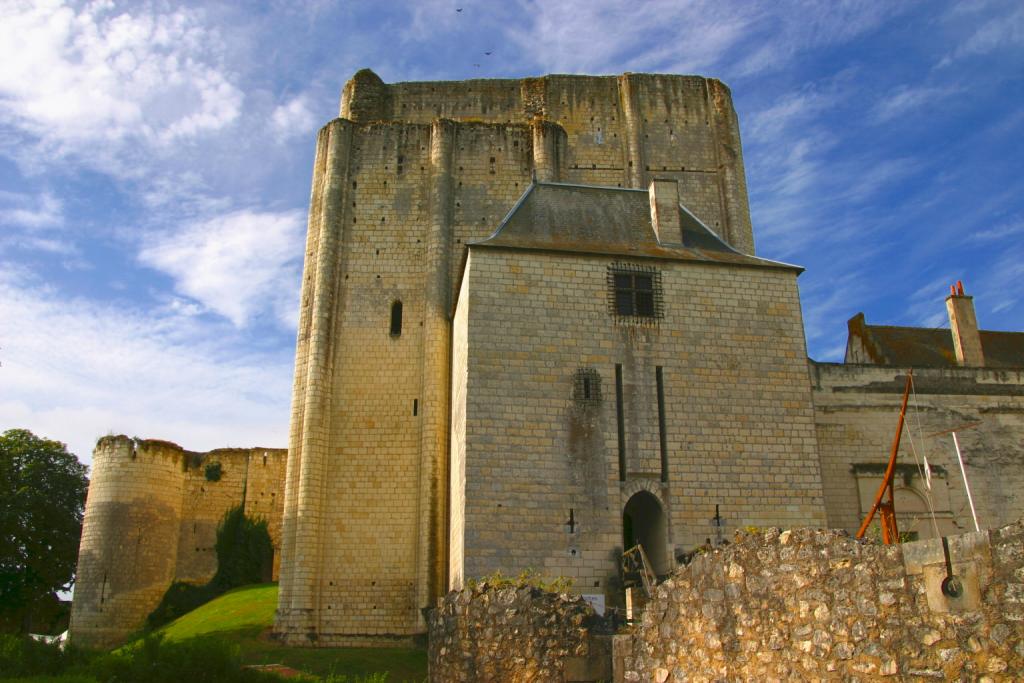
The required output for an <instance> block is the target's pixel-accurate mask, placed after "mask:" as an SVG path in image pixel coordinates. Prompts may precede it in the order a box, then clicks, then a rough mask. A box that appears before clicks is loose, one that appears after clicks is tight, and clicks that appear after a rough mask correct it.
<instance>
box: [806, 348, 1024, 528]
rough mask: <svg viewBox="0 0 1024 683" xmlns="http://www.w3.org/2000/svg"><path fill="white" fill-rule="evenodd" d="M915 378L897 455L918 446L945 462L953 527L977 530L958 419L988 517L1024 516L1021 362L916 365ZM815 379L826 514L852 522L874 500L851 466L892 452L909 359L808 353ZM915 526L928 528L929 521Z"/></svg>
mask: <svg viewBox="0 0 1024 683" xmlns="http://www.w3.org/2000/svg"><path fill="white" fill-rule="evenodd" d="M914 378H915V379H914V392H913V394H912V395H911V398H910V402H909V406H908V412H907V428H906V431H905V432H904V433H903V439H902V441H901V444H900V453H899V458H898V462H900V463H905V464H908V465H914V464H915V459H914V452H913V451H914V450H916V451H917V452H918V454H919V455H920V454H922V453H923V454H925V455H927V457H928V461H929V463H930V464H931V465H932V466H933V467H941V468H943V469H944V470H945V472H946V476H945V477H943V478H941V479H937V480H934V482H933V483H934V485H935V486H939V487H943V489H945V490H943V491H937V492H936V494H935V496H936V498H937V499H938V498H941V497H942V496H940V495H939V494H942V495H943V496H946V495H948V501H949V503H948V504H949V506H950V510H949V512H950V513H951V517H952V518H951V521H950V532H951V533H957V530H959V532H964V531H973V530H974V525H973V522H972V521H971V512H970V508H969V506H968V502H967V496H966V494H965V492H964V487H963V479H962V477H961V474H960V467H959V465H958V464H957V460H956V452H955V450H954V447H953V440H952V437H951V435H950V434H949V430H950V429H954V428H959V429H960V431H959V432H958V436H959V440H960V448H961V451H962V453H963V456H964V461H965V467H966V470H967V476H968V478H969V481H970V485H971V491H972V494H973V496H974V503H975V507H976V508H977V512H978V521H979V523H980V524H981V527H982V528H989V529H991V528H996V527H999V526H1002V525H1005V524H1009V523H1010V522H1012V521H1014V520H1016V519H1019V518H1021V517H1024V496H1021V495H1020V492H1021V491H1024V371H1021V370H995V369H986V368H941V369H940V368H916V369H915V370H914ZM810 379H811V388H812V395H813V399H814V413H815V416H814V421H815V428H816V431H817V435H818V450H819V454H820V458H821V476H822V484H823V486H824V491H825V507H826V510H827V513H828V524H829V526H830V527H833V528H842V529H846V530H847V531H850V532H853V531H856V529H857V527H858V526H859V524H860V521H861V519H862V518H863V515H864V514H866V513H867V510H866V509H863V507H864V505H863V504H862V501H861V500H860V499H859V498H858V483H857V481H856V478H855V476H854V473H853V471H852V468H853V466H854V465H855V464H864V463H875V464H877V465H879V466H882V465H884V464H885V463H886V462H888V459H889V449H890V446H891V443H892V438H893V435H894V434H895V431H896V420H897V417H898V415H899V406H900V401H901V398H902V393H903V389H904V384H905V381H906V369H904V368H886V367H874V366H867V365H836V364H828V363H815V362H811V363H810ZM912 447H913V448H912ZM880 481H881V474H880V473H879V474H878V475H877V482H880ZM874 486H875V487H876V488H877V486H878V484H877V483H875V484H874ZM872 492H873V491H872ZM867 505H870V501H868V503H867ZM897 511H899V508H897ZM917 526H918V527H920V529H919V530H920V531H922V532H924V533H922V536H927V535H929V534H928V533H927V532H928V531H929V528H928V525H926V524H921V523H919V524H918V525H917ZM909 529H910V526H907V529H906V530H909ZM901 530H905V529H903V527H902V526H901Z"/></svg>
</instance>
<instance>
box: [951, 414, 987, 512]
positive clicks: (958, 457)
mask: <svg viewBox="0 0 1024 683" xmlns="http://www.w3.org/2000/svg"><path fill="white" fill-rule="evenodd" d="M953 447H954V448H955V449H956V461H957V462H958V463H960V476H962V477H963V478H964V490H965V491H967V503H968V504H969V505H970V506H971V517H972V518H973V519H974V530H975V531H981V527H979V526H978V513H977V512H975V511H974V498H972V497H971V487H970V485H969V484H968V483H967V470H965V469H964V458H963V456H962V455H961V454H960V440H959V439H957V438H956V432H953Z"/></svg>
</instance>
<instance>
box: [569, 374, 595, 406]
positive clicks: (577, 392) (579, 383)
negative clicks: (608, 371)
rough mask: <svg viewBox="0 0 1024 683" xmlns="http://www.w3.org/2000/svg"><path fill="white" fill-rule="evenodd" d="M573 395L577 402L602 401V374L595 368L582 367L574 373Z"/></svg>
mask: <svg viewBox="0 0 1024 683" xmlns="http://www.w3.org/2000/svg"><path fill="white" fill-rule="evenodd" d="M572 397H573V400H575V401H576V402H577V403H585V404H591V403H600V402H601V375H600V374H599V373H598V372H597V370H595V369H594V368H580V369H578V370H577V371H576V372H575V373H574V374H573V388H572Z"/></svg>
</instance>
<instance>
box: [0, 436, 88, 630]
mask: <svg viewBox="0 0 1024 683" xmlns="http://www.w3.org/2000/svg"><path fill="white" fill-rule="evenodd" d="M88 486H89V480H88V478H87V477H86V467H85V465H83V464H81V463H80V462H78V458H76V457H75V456H74V455H72V454H71V453H68V450H67V448H66V447H65V446H64V444H62V443H60V442H59V441H50V440H49V439H41V438H39V437H37V436H36V435H35V434H33V433H32V432H30V431H28V430H27V429H11V430H8V431H6V432H4V433H3V434H2V435H0V625H6V626H7V627H8V628H15V629H17V630H26V629H28V628H29V627H30V625H31V616H32V614H33V612H34V611H36V610H41V609H46V607H47V606H52V605H53V604H54V603H55V602H56V600H57V592H59V591H61V590H66V589H67V588H68V587H70V585H71V583H72V581H73V580H74V575H75V563H76V561H77V559H78V542H79V540H80V539H81V536H82V514H83V512H84V508H85V492H86V489H87V488H88Z"/></svg>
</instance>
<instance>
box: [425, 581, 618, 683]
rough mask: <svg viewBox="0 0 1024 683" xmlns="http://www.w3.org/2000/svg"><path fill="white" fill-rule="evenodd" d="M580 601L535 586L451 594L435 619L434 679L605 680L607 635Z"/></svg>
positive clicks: (480, 682)
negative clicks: (599, 631) (599, 633)
mask: <svg viewBox="0 0 1024 683" xmlns="http://www.w3.org/2000/svg"><path fill="white" fill-rule="evenodd" d="M596 622H600V619H597V618H596V615H595V614H594V610H593V609H592V608H591V607H590V605H588V604H587V603H586V602H584V601H583V599H582V598H580V597H578V596H576V597H574V596H570V595H567V594H565V593H562V594H557V593H550V592H547V591H544V590H541V589H539V588H534V587H531V586H516V585H498V586H492V585H488V584H486V583H485V584H482V585H479V586H474V587H472V588H467V589H466V590H463V591H452V592H451V593H449V594H448V595H446V596H445V597H444V599H443V600H441V601H439V604H438V607H437V609H435V610H433V611H432V612H431V615H430V646H429V653H428V661H429V662H430V680H431V681H435V682H437V683H448V682H449V681H474V682H475V683H526V682H527V681H530V682H531V683H541V682H542V681H543V682H548V681H558V682H561V681H598V680H608V678H609V676H610V674H611V667H610V663H611V659H610V657H609V654H610V652H609V651H608V650H609V644H610V638H608V637H607V636H605V637H600V636H594V635H592V633H591V629H590V626H591V625H593V624H595V623H596Z"/></svg>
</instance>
